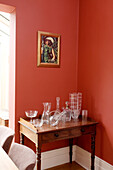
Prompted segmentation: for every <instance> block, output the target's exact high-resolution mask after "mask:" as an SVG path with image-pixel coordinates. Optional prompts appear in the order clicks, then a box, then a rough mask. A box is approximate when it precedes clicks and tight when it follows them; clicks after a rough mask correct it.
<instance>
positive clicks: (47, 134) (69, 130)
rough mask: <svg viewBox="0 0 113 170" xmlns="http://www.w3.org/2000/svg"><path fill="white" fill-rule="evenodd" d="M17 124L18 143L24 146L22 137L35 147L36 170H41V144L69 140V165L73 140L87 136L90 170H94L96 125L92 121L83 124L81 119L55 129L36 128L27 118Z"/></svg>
mask: <svg viewBox="0 0 113 170" xmlns="http://www.w3.org/2000/svg"><path fill="white" fill-rule="evenodd" d="M19 124H20V143H21V144H24V136H26V137H27V138H29V139H30V140H31V141H32V142H34V143H35V145H36V158H37V168H38V170H41V147H42V144H44V143H49V142H53V141H58V140H62V139H69V147H70V152H69V154H70V163H72V145H73V138H76V137H79V136H82V135H87V134H90V135H91V170H94V158H95V136H96V125H97V124H98V123H97V122H95V121H94V120H92V119H90V118H88V120H87V121H86V122H84V121H82V120H81V119H79V121H77V122H75V121H70V122H66V123H65V125H58V126H56V127H51V126H49V125H43V126H42V127H40V128H36V127H34V126H33V125H32V124H30V123H29V119H28V118H20V121H19Z"/></svg>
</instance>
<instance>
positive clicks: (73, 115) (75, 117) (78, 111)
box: [71, 110, 80, 121]
mask: <svg viewBox="0 0 113 170" xmlns="http://www.w3.org/2000/svg"><path fill="white" fill-rule="evenodd" d="M71 115H72V118H73V119H74V120H75V121H76V120H78V117H79V115H80V110H73V112H72V114H71Z"/></svg>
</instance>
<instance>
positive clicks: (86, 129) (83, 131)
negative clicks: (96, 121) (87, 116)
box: [80, 126, 96, 135]
mask: <svg viewBox="0 0 113 170" xmlns="http://www.w3.org/2000/svg"><path fill="white" fill-rule="evenodd" d="M80 131H81V135H86V134H91V133H94V132H96V126H82V127H81V129H80Z"/></svg>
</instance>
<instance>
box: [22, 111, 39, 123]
mask: <svg viewBox="0 0 113 170" xmlns="http://www.w3.org/2000/svg"><path fill="white" fill-rule="evenodd" d="M37 113H38V111H36V110H28V111H25V114H26V116H27V117H29V118H30V123H31V124H32V123H33V120H32V118H34V117H36V116H37Z"/></svg>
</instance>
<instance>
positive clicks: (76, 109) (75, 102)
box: [69, 92, 82, 119]
mask: <svg viewBox="0 0 113 170" xmlns="http://www.w3.org/2000/svg"><path fill="white" fill-rule="evenodd" d="M69 102H70V109H71V115H72V118H73V119H75V117H77V115H78V116H79V114H80V111H81V106H82V93H80V92H78V93H70V94H69ZM77 119H78V118H77Z"/></svg>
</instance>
